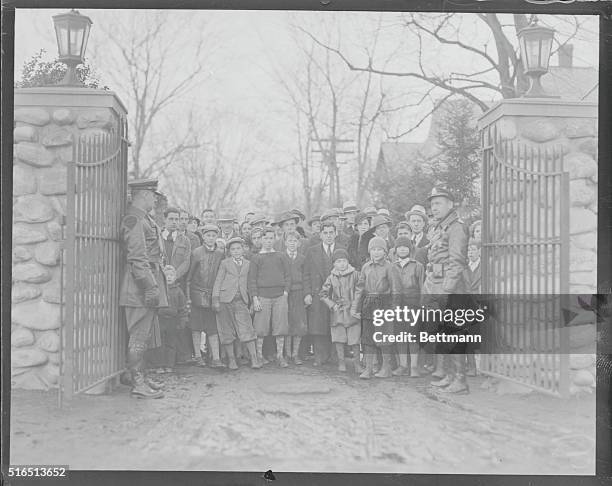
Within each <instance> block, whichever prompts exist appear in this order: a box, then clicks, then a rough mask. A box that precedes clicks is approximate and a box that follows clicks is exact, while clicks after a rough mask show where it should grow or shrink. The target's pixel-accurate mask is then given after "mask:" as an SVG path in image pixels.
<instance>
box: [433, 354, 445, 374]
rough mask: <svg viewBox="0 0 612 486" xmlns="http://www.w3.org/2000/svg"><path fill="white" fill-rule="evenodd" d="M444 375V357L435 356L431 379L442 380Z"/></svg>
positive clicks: (441, 355)
mask: <svg viewBox="0 0 612 486" xmlns="http://www.w3.org/2000/svg"><path fill="white" fill-rule="evenodd" d="M445 375H446V373H445V372H444V355H443V354H436V369H435V370H434V372H433V373H432V374H431V376H432V377H433V378H440V379H441V378H444V376H445Z"/></svg>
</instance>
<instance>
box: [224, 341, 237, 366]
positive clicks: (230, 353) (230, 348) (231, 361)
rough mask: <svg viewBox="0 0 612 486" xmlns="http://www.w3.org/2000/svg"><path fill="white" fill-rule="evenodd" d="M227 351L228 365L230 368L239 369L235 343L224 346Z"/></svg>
mask: <svg viewBox="0 0 612 486" xmlns="http://www.w3.org/2000/svg"><path fill="white" fill-rule="evenodd" d="M223 347H224V348H225V353H226V354H227V367H228V368H229V369H230V370H237V369H238V364H237V363H236V355H235V354H234V343H231V344H226V345H224V346H223Z"/></svg>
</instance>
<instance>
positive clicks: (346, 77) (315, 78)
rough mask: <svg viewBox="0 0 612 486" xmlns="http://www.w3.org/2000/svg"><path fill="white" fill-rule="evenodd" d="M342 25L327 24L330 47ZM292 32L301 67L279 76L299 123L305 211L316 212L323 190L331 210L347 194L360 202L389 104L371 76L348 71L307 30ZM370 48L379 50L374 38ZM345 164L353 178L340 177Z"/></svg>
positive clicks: (298, 160) (298, 28)
mask: <svg viewBox="0 0 612 486" xmlns="http://www.w3.org/2000/svg"><path fill="white" fill-rule="evenodd" d="M339 25H340V24H338V25H329V24H328V25H324V26H323V30H324V33H323V34H322V35H323V36H325V37H326V39H327V42H328V43H332V42H334V43H338V42H339V39H340V38H341V35H340V33H339V30H340V27H339ZM292 33H293V39H294V43H295V46H296V48H297V49H298V51H299V53H300V56H299V58H298V61H297V62H298V64H297V67H296V68H295V69H287V68H286V67H279V68H277V69H276V72H275V78H276V79H277V82H278V83H279V85H280V87H281V88H282V92H283V93H284V95H285V97H284V98H285V101H286V104H287V106H288V107H289V112H290V113H291V116H292V119H293V122H294V124H295V132H296V141H297V148H298V150H297V153H298V154H299V155H298V156H297V157H296V163H297V164H298V165H299V169H300V174H301V178H302V192H303V198H304V206H305V209H306V211H307V213H309V214H310V213H311V212H316V211H318V210H319V209H320V207H319V206H320V204H321V202H322V196H323V193H324V191H327V193H328V201H327V206H339V205H340V204H341V201H342V196H343V193H344V195H347V196H350V197H351V198H352V197H354V198H355V199H356V201H357V202H358V203H360V202H361V201H362V200H363V199H364V197H365V194H366V188H367V186H368V185H367V177H368V173H369V169H370V165H371V161H372V160H371V159H372V157H371V156H372V154H371V146H372V141H373V139H374V137H375V135H376V128H377V127H379V125H378V123H379V117H380V116H381V115H382V114H383V113H385V110H387V109H388V110H389V111H392V110H391V108H389V107H387V106H386V100H387V98H386V95H385V92H384V88H383V85H382V82H380V79H379V76H376V75H374V74H373V73H353V74H351V73H347V72H346V70H345V68H344V66H343V65H342V63H339V62H338V60H337V59H335V56H333V55H332V53H331V52H330V51H328V50H326V49H322V48H321V46H320V45H317V43H316V42H314V41H313V40H312V35H310V34H309V33H308V32H307V31H306V30H305V29H304V27H302V26H297V25H293V26H292ZM370 47H371V50H372V51H375V49H376V39H374V41H373V42H372V45H371V46H370ZM317 159H318V162H317ZM349 164H350V165H349ZM344 165H348V166H349V167H350V169H351V171H350V173H351V174H354V177H353V178H354V179H355V180H351V178H350V177H343V176H342V175H341V174H342V173H343V171H342V169H341V168H342V166H344ZM343 181H344V182H343ZM348 184H350V185H351V186H350V187H349V186H348Z"/></svg>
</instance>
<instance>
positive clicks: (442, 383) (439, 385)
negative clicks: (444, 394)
mask: <svg viewBox="0 0 612 486" xmlns="http://www.w3.org/2000/svg"><path fill="white" fill-rule="evenodd" d="M452 381H453V379H452V377H451V375H446V376H445V377H444V378H442V379H441V380H438V381H432V382H431V383H430V385H431V386H435V387H436V388H444V387H445V386H448V385H450V384H451V383H452Z"/></svg>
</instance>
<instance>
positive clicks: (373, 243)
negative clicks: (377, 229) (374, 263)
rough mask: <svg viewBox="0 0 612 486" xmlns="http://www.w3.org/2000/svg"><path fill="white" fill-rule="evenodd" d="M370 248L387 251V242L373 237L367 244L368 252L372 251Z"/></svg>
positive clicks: (378, 237)
mask: <svg viewBox="0 0 612 486" xmlns="http://www.w3.org/2000/svg"><path fill="white" fill-rule="evenodd" d="M372 248H382V249H383V250H385V251H388V248H387V241H386V240H385V239H384V238H381V237H380V236H375V237H374V238H372V239H371V240H370V242H369V243H368V251H369V252H370V251H372Z"/></svg>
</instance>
